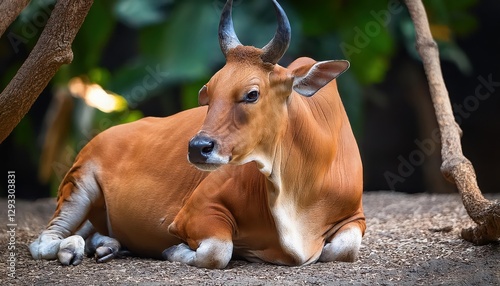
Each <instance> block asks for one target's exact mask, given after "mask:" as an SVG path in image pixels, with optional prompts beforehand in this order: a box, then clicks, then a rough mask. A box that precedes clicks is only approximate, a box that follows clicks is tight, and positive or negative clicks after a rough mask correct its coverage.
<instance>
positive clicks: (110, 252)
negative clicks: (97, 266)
mask: <svg viewBox="0 0 500 286" xmlns="http://www.w3.org/2000/svg"><path fill="white" fill-rule="evenodd" d="M117 254H118V250H117V249H113V248H111V247H108V246H101V247H98V248H97V249H96V250H95V254H94V257H95V261H96V262H97V263H104V262H108V261H110V260H112V259H113V258H115V257H116V256H117Z"/></svg>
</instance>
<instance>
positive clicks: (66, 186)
mask: <svg viewBox="0 0 500 286" xmlns="http://www.w3.org/2000/svg"><path fill="white" fill-rule="evenodd" d="M231 2H232V1H228V3H227V4H226V7H225V8H224V11H223V13H222V17H221V26H220V29H219V37H220V42H221V48H222V51H223V53H224V54H225V56H226V59H227V62H226V65H225V66H224V67H223V68H222V69H221V70H220V71H218V72H217V73H216V74H215V75H214V76H213V77H212V78H211V79H210V81H209V82H208V83H207V84H206V85H205V86H203V87H202V89H201V90H200V94H199V101H200V104H202V105H208V106H203V107H199V108H195V109H191V110H187V111H184V112H181V113H178V114H176V115H173V116H170V117H167V118H145V119H142V120H139V121H137V122H134V123H130V124H125V125H121V126H117V127H113V128H110V129H109V130H107V131H105V132H103V133H101V134H99V135H98V136H96V137H95V138H94V139H93V140H92V141H91V142H90V143H89V144H88V145H87V146H86V147H85V148H84V149H83V150H82V151H81V152H80V154H79V156H78V157H77V159H76V161H75V164H74V165H73V167H72V168H71V170H70V171H69V172H68V174H67V175H66V177H65V178H64V180H63V182H62V184H61V187H60V190H59V198H58V208H57V210H56V213H55V215H54V218H53V219H52V221H51V222H50V223H49V226H48V227H47V229H46V230H45V231H43V232H42V234H41V235H40V237H39V238H38V239H37V240H36V241H35V242H33V243H32V244H31V246H30V251H31V253H32V255H33V257H34V258H36V259H42V258H43V259H55V258H58V259H59V260H60V261H61V262H62V263H63V264H74V265H76V264H78V263H80V262H81V260H82V257H83V254H84V248H86V251H87V252H89V253H95V256H96V259H97V260H98V261H100V262H102V261H107V260H109V259H111V258H113V257H114V256H116V254H117V253H118V251H119V250H120V248H122V247H123V248H126V249H128V250H129V251H131V252H132V253H133V254H135V255H139V256H147V257H156V258H162V257H163V258H164V259H167V260H169V261H179V262H183V263H187V264H190V265H195V266H198V267H209V268H222V267H225V266H226V265H227V263H228V262H229V260H230V259H231V257H232V256H237V257H240V258H245V259H247V260H250V261H267V262H271V263H276V264H284V265H303V264H308V263H312V262H315V261H318V260H320V261H334V260H342V261H353V260H354V259H355V258H356V256H357V253H358V250H359V247H360V243H361V238H362V235H363V233H364V230H365V221H364V215H363V210H362V205H361V197H362V188H363V184H362V165H361V160H360V156H359V151H358V148H357V144H356V141H355V139H354V136H353V134H352V131H351V127H350V125H349V121H348V119H347V116H346V113H345V110H344V107H343V105H342V102H341V100H340V97H339V94H338V92H337V86H336V83H335V80H334V79H335V78H336V77H338V76H339V75H340V74H341V73H342V72H344V71H345V70H346V69H347V68H348V65H349V64H348V62H346V61H325V62H316V61H314V60H312V59H309V58H300V59H297V60H296V61H294V62H293V63H292V64H291V65H290V66H289V67H288V68H284V67H281V66H279V65H278V64H276V63H277V62H278V60H279V58H281V56H282V55H283V53H284V51H285V50H286V47H287V46H288V42H289V37H290V28H289V24H288V20H287V19H286V16H285V14H284V12H283V11H282V9H281V7H280V6H279V5H278V4H277V2H275V1H274V2H273V3H274V5H275V8H276V11H277V15H278V19H279V20H278V21H279V27H278V30H277V33H276V35H275V37H274V38H273V40H272V41H271V42H270V43H269V44H268V45H266V47H264V48H263V49H258V48H254V47H249V46H243V45H241V44H240V42H239V41H238V39H237V37H236V35H235V34H234V30H233V28H232V21H231V4H232V3H231ZM186 157H188V159H189V162H188V160H187V159H186ZM195 166H196V167H195ZM209 171H210V172H209ZM82 237H85V238H87V241H86V243H85V242H84V239H83V238H82Z"/></svg>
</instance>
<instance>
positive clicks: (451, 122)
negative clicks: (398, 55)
mask: <svg viewBox="0 0 500 286" xmlns="http://www.w3.org/2000/svg"><path fill="white" fill-rule="evenodd" d="M405 3H406V6H407V7H408V10H409V12H410V16H411V18H412V20H413V23H414V24H415V30H416V42H417V44H416V45H417V50H418V52H419V54H420V57H421V58H422V62H423V65H424V70H425V74H426V76H427V80H428V81H429V89H430V92H431V97H432V102H433V105H434V109H435V112H436V117H437V121H438V124H439V131H440V132H441V142H442V149H441V156H442V159H443V164H442V165H441V172H442V173H443V175H444V176H445V177H446V178H447V179H448V180H449V181H451V182H453V183H455V184H456V185H457V188H458V190H459V192H460V194H461V195H462V202H463V204H464V207H465V209H466V210H467V213H468V214H469V216H470V217H471V218H472V220H474V222H476V223H477V224H478V225H477V226H476V227H474V228H470V229H464V230H462V237H463V238H464V239H466V240H468V241H471V242H473V243H475V244H486V243H489V242H493V241H497V239H498V238H499V237H500V203H498V202H490V201H488V200H487V199H485V198H484V197H483V195H482V194H481V190H480V189H479V187H478V185H477V181H476V173H475V171H474V168H473V166H472V163H471V162H470V161H469V160H468V159H467V158H465V156H464V155H463V153H462V145H461V143H460V137H461V133H462V131H461V130H460V127H459V126H458V124H457V123H456V122H455V118H454V117H453V111H452V108H451V104H450V99H449V95H448V91H447V89H446V86H445V84H444V79H443V75H442V72H441V65H440V63H439V50H438V46H437V44H436V42H435V41H434V40H433V38H432V34H431V31H430V28H429V23H428V20H427V14H426V13H425V9H424V5H423V4H422V1H421V0H405Z"/></svg>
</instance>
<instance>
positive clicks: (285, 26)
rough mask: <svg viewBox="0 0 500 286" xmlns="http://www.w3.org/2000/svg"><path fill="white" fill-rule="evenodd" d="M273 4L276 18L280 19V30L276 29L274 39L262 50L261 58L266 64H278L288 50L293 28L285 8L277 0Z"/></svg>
mask: <svg viewBox="0 0 500 286" xmlns="http://www.w3.org/2000/svg"><path fill="white" fill-rule="evenodd" d="M273 3H274V9H275V10H276V16H277V17H278V28H277V29H276V33H275V34H274V37H273V39H272V40H271V41H270V42H269V43H268V44H267V45H265V46H264V48H262V49H263V50H264V54H263V55H262V57H261V58H262V60H263V61H264V62H268V63H272V64H276V63H277V62H278V61H279V60H280V59H281V57H283V55H284V54H285V52H286V50H287V49H288V45H289V44H290V37H291V28H290V22H288V18H287V16H286V14H285V11H283V8H281V6H280V4H278V2H277V1H276V0H273Z"/></svg>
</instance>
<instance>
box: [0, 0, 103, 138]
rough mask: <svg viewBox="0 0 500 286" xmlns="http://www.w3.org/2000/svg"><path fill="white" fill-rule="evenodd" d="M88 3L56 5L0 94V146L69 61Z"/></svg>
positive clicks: (59, 3)
mask: <svg viewBox="0 0 500 286" xmlns="http://www.w3.org/2000/svg"><path fill="white" fill-rule="evenodd" d="M92 3H93V0H75V1H64V0H60V1H58V2H57V4H56V6H55V7H54V10H52V14H51V15H50V18H49V20H48V21H47V25H46V26H45V29H44V30H43V32H42V34H41V35H40V38H39V39H38V42H37V43H36V45H35V47H34V48H33V50H32V51H31V53H30V55H29V56H28V58H27V59H26V61H25V62H24V63H23V65H22V66H21V68H20V69H19V70H18V72H17V74H16V75H15V76H14V78H12V80H11V81H10V82H9V84H8V85H7V87H5V89H4V90H3V91H2V93H1V94H0V143H1V142H2V141H3V140H4V139H5V138H6V137H7V136H8V135H9V134H10V133H11V132H12V130H13V129H14V127H15V126H16V125H17V124H18V123H19V121H21V119H22V118H23V117H24V115H26V113H27V112H28V111H29V109H30V108H31V106H32V105H33V103H34V102H35V100H36V99H37V98H38V96H39V95H40V93H41V92H42V91H43V89H44V88H45V87H46V86H47V84H48V83H49V81H50V80H51V79H52V77H53V76H54V74H55V73H56V72H57V70H58V69H59V67H60V66H61V65H63V64H68V63H70V62H71V61H72V60H73V52H72V51H71V43H72V42H73V39H74V38H75V36H76V34H77V32H78V30H79V29H80V27H81V25H82V23H83V21H84V19H85V17H86V15H87V13H88V11H89V9H90V7H91V6H92Z"/></svg>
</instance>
